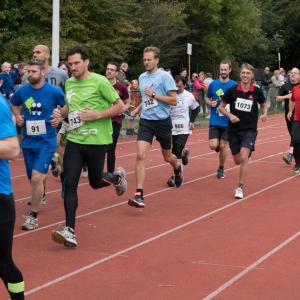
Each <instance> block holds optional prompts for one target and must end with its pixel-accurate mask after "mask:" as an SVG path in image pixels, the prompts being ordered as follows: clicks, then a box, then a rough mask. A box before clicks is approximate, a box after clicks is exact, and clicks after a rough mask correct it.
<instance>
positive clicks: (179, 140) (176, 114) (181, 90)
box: [167, 76, 199, 187]
mask: <svg viewBox="0 0 300 300" xmlns="http://www.w3.org/2000/svg"><path fill="white" fill-rule="evenodd" d="M175 82H176V87H177V105H176V106H172V107H171V119H172V126H173V127H172V145H173V146H172V153H173V154H174V155H176V157H177V159H181V160H182V164H183V165H187V164H188V162H189V149H188V148H185V145H186V142H187V139H188V137H189V135H190V134H191V133H192V130H193V129H194V121H195V119H196V117H197V114H198V109H197V108H198V107H199V103H198V102H197V101H196V99H195V97H194V95H193V94H192V93H190V92H188V91H187V90H185V87H186V83H187V80H186V79H185V77H182V76H177V77H176V78H175ZM190 109H191V118H190ZM167 185H168V186H169V187H174V186H175V175H174V174H172V176H171V177H170V178H169V179H168V181H167Z"/></svg>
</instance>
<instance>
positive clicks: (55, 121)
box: [49, 115, 61, 128]
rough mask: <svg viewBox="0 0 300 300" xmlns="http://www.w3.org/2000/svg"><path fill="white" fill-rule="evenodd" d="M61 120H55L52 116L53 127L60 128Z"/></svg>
mask: <svg viewBox="0 0 300 300" xmlns="http://www.w3.org/2000/svg"><path fill="white" fill-rule="evenodd" d="M60 121H61V120H60V119H58V118H54V117H53V115H52V119H51V120H50V121H49V123H50V125H51V127H53V128H56V127H57V126H58V124H59V123H60Z"/></svg>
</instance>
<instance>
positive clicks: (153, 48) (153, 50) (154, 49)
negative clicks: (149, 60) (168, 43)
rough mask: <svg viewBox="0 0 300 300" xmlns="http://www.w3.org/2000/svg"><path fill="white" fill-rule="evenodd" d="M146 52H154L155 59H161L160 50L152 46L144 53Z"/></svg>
mask: <svg viewBox="0 0 300 300" xmlns="http://www.w3.org/2000/svg"><path fill="white" fill-rule="evenodd" d="M146 52H153V53H154V58H159V54H160V50H159V48H157V47H152V46H149V47H146V48H145V49H144V53H146Z"/></svg>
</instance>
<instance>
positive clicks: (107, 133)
mask: <svg viewBox="0 0 300 300" xmlns="http://www.w3.org/2000/svg"><path fill="white" fill-rule="evenodd" d="M65 91H66V102H67V103H68V107H69V113H70V112H75V111H78V110H79V109H85V108H89V109H92V110H94V111H103V110H105V109H106V108H108V107H110V106H111V105H112V104H113V103H114V102H116V100H117V99H118V98H119V95H118V93H117V92H116V90H115V89H114V88H113V86H112V85H111V83H110V82H109V81H108V80H107V78H106V77H104V76H102V75H99V74H96V73H91V74H90V75H89V76H88V77H87V78H85V79H84V80H77V79H75V78H74V77H71V78H69V79H68V80H67V81H66V84H65ZM67 139H68V140H69V141H71V142H74V143H77V144H86V145H107V144H111V143H112V123H111V118H106V119H100V120H94V121H86V122H85V123H84V124H83V125H82V126H80V127H78V128H75V129H73V130H70V131H69V133H68V136H67Z"/></svg>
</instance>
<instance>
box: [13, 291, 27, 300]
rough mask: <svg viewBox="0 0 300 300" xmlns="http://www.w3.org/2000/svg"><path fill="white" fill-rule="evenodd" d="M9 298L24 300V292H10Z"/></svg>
mask: <svg viewBox="0 0 300 300" xmlns="http://www.w3.org/2000/svg"><path fill="white" fill-rule="evenodd" d="M9 296H10V299H11V300H24V299H25V298H24V292H21V293H12V292H9Z"/></svg>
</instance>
